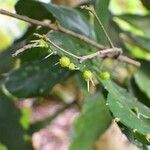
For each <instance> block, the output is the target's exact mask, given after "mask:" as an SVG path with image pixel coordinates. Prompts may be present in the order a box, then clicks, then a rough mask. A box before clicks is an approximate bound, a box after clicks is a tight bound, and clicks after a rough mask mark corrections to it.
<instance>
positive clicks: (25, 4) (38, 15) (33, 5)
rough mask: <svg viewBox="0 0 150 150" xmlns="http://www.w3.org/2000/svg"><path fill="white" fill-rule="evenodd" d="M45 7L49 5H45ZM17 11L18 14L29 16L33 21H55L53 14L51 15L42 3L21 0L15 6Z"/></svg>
mask: <svg viewBox="0 0 150 150" xmlns="http://www.w3.org/2000/svg"><path fill="white" fill-rule="evenodd" d="M44 4H45V5H48V4H46V3H44ZM15 10H16V12H17V14H20V15H24V16H28V17H30V18H33V19H37V20H43V19H50V20H53V17H52V14H51V13H49V12H48V11H47V10H46V9H45V8H44V5H43V3H42V2H39V1H35V0H19V1H18V2H17V3H16V5H15Z"/></svg>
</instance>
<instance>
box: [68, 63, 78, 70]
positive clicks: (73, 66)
mask: <svg viewBox="0 0 150 150" xmlns="http://www.w3.org/2000/svg"><path fill="white" fill-rule="evenodd" d="M68 68H69V69H70V70H75V69H76V66H75V64H74V63H70V64H69V66H68Z"/></svg>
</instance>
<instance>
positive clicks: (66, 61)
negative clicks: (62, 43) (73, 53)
mask: <svg viewBox="0 0 150 150" xmlns="http://www.w3.org/2000/svg"><path fill="white" fill-rule="evenodd" d="M59 63H60V65H61V66H62V67H68V66H69V65H70V59H69V58H68V57H66V56H63V57H61V58H60V59H59Z"/></svg>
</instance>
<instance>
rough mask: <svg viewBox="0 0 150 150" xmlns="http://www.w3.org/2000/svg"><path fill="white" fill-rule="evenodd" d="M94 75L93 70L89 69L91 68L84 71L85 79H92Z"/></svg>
mask: <svg viewBox="0 0 150 150" xmlns="http://www.w3.org/2000/svg"><path fill="white" fill-rule="evenodd" d="M92 76H93V74H92V72H91V71H89V70H86V71H84V72H83V78H84V79H85V80H90V79H92Z"/></svg>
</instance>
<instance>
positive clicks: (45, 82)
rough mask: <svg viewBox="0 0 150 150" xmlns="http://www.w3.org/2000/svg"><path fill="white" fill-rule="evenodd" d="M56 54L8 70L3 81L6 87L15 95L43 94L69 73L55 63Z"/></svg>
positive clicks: (56, 59) (31, 95)
mask: <svg viewBox="0 0 150 150" xmlns="http://www.w3.org/2000/svg"><path fill="white" fill-rule="evenodd" d="M58 60H59V57H58V56H51V57H49V58H48V59H46V60H43V61H42V60H37V61H33V62H29V63H25V64H23V65H22V66H21V67H20V68H19V69H17V70H14V71H13V72H10V74H9V75H8V76H7V78H6V81H5V87H6V89H7V90H8V91H9V92H10V93H11V94H13V95H15V96H17V97H24V98H25V97H34V96H45V95H47V94H48V93H49V91H50V89H51V88H52V87H53V86H54V85H55V84H57V83H59V82H61V81H63V80H64V79H65V78H66V77H68V75H69V71H67V70H66V69H63V68H61V67H60V65H59V64H58V65H55V64H56V63H57V62H58Z"/></svg>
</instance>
